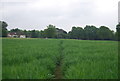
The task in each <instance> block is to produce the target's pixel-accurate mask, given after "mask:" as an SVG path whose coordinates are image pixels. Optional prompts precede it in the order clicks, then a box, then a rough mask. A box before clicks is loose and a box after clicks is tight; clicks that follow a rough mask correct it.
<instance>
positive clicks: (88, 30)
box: [84, 25, 97, 40]
mask: <svg viewBox="0 0 120 81" xmlns="http://www.w3.org/2000/svg"><path fill="white" fill-rule="evenodd" d="M84 31H85V39H87V40H94V39H97V34H96V33H97V28H96V27H95V26H89V25H86V27H85V28H84Z"/></svg>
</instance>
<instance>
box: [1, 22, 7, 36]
mask: <svg viewBox="0 0 120 81" xmlns="http://www.w3.org/2000/svg"><path fill="white" fill-rule="evenodd" d="M7 26H8V24H7V23H6V22H4V21H0V28H2V37H7V33H8V30H7Z"/></svg>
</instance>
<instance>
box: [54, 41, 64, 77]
mask: <svg viewBox="0 0 120 81" xmlns="http://www.w3.org/2000/svg"><path fill="white" fill-rule="evenodd" d="M62 45H63V41H62V40H61V41H60V43H59V57H58V59H57V62H56V68H55V73H54V75H55V79H62V61H63V50H64V48H63V46H62Z"/></svg>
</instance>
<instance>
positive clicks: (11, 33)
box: [8, 32, 26, 38]
mask: <svg viewBox="0 0 120 81" xmlns="http://www.w3.org/2000/svg"><path fill="white" fill-rule="evenodd" d="M8 37H11V38H26V35H24V34H20V33H19V34H18V33H16V32H10V33H8Z"/></svg>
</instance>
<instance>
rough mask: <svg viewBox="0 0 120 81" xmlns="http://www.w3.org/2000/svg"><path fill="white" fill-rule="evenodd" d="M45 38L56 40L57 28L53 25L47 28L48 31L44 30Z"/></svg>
mask: <svg viewBox="0 0 120 81" xmlns="http://www.w3.org/2000/svg"><path fill="white" fill-rule="evenodd" d="M44 34H45V37H48V38H55V37H56V28H55V26H53V25H51V24H50V25H49V26H47V29H45V30H44Z"/></svg>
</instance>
